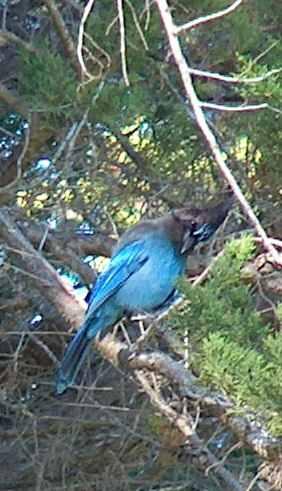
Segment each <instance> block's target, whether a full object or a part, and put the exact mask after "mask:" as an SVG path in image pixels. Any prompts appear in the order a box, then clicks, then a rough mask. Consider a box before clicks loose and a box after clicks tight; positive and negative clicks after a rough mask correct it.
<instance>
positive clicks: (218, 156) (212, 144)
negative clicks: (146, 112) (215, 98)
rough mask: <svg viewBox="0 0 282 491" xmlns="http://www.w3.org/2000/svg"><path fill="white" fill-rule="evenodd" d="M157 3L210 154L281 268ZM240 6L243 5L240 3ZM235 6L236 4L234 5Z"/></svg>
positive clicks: (164, 9)
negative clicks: (204, 110) (222, 149)
mask: <svg viewBox="0 0 282 491" xmlns="http://www.w3.org/2000/svg"><path fill="white" fill-rule="evenodd" d="M156 3H157V5H158V8H159V12H160V15H161V18H162V21H163V24H164V27H165V30H166V33H167V37H168V40H169V44H170V48H171V51H172V54H173V57H174V59H175V62H176V65H177V67H178V70H179V72H180V75H181V78H182V82H183V85H184V88H185V92H186V96H187V98H188V99H189V100H190V103H191V106H192V109H193V111H194V114H195V118H196V122H197V124H198V126H199V128H200V130H201V132H202V134H203V136H204V139H205V140H206V142H207V144H208V147H209V148H210V151H211V153H212V155H213V156H214V159H215V161H216V162H217V165H218V167H219V168H220V170H221V172H222V174H223V176H224V177H225V179H226V180H227V182H228V183H229V185H230V187H231V188H232V190H233V192H234V194H235V196H236V197H237V199H238V201H239V202H240V204H241V206H242V208H243V210H244V211H245V213H246V214H247V216H248V217H249V220H250V222H251V223H252V224H253V226H254V227H255V229H256V231H257V233H258V235H259V236H260V237H261V238H262V240H263V244H264V246H265V248H266V249H267V250H268V251H269V252H270V253H271V255H272V257H273V260H274V262H275V263H276V264H277V265H278V266H282V256H281V255H280V254H279V253H278V252H277V251H276V249H275V248H274V247H273V245H272V243H271V241H270V240H269V239H268V237H267V234H266V232H265V231H264V229H263V227H262V226H261V224H260V222H259V220H258V219H257V217H256V215H255V213H254V212H253V209H252V208H251V206H250V205H249V203H248V201H247V200H246V198H245V196H244V195H243V193H242V191H241V189H240V187H239V185H238V184H237V182H236V180H235V178H234V177H233V174H232V173H231V171H230V170H229V168H228V166H227V165H226V163H225V161H224V158H223V155H222V153H221V150H220V147H219V145H218V143H217V140H216V138H215V136H214V134H213V132H212V131H211V129H210V127H209V125H208V123H207V121H206V118H205V114H204V112H203V109H202V107H201V102H200V100H199V99H198V96H197V94H196V92H195V89H194V87H193V83H192V79H191V74H190V72H189V67H188V65H187V62H186V59H185V57H184V55H183V53H182V50H181V46H180V43H179V40H178V38H177V35H176V34H175V25H174V22H173V19H172V16H171V13H170V10H169V7H168V3H167V1H166V0H156ZM237 4H238V5H239V3H238V2H237ZM233 5H234V4H233Z"/></svg>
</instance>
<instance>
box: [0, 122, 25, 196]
mask: <svg viewBox="0 0 282 491" xmlns="http://www.w3.org/2000/svg"><path fill="white" fill-rule="evenodd" d="M29 141H30V121H29V122H28V124H27V127H26V133H25V142H24V145H23V148H22V151H21V154H20V156H19V157H18V159H17V175H16V177H15V179H14V180H13V181H12V182H9V184H7V185H6V186H1V187H0V194H1V193H3V192H6V191H8V190H9V189H12V188H13V187H14V186H15V185H16V184H17V183H18V181H19V180H20V179H21V177H22V163H23V159H24V156H25V154H26V152H27V149H28V146H29Z"/></svg>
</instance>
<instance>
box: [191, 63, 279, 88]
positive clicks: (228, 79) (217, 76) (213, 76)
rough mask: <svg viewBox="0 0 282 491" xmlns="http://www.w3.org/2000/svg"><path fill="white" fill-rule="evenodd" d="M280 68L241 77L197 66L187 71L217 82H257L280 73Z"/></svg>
mask: <svg viewBox="0 0 282 491" xmlns="http://www.w3.org/2000/svg"><path fill="white" fill-rule="evenodd" d="M281 71H282V68H274V69H273V70H270V71H269V72H267V73H265V74H264V75H260V76H258V77H251V78H241V77H234V76H233V77H230V76H228V75H222V74H220V73H214V72H209V71H206V70H198V69H197V68H190V67H189V72H190V73H191V75H194V76H196V77H202V78H208V79H210V80H216V81H218V82H224V83H228V84H256V83H259V82H263V81H264V80H266V79H268V78H269V77H272V75H276V74H277V73H281Z"/></svg>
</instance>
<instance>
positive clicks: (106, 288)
mask: <svg viewBox="0 0 282 491" xmlns="http://www.w3.org/2000/svg"><path fill="white" fill-rule="evenodd" d="M147 260H148V254H146V253H144V241H135V242H131V243H130V244H128V245H126V246H124V247H123V248H122V249H120V250H119V251H118V252H117V253H116V254H115V255H114V256H113V257H112V259H111V261H110V264H109V266H108V268H107V269H106V270H105V271H104V272H103V273H102V274H101V275H100V276H99V278H98V280H97V281H96V283H95V286H94V289H93V291H92V293H91V296H90V299H89V305H88V312H87V313H88V314H89V313H92V312H94V311H95V310H97V309H98V308H99V307H100V306H101V305H102V304H103V303H104V302H106V301H107V300H108V299H109V298H110V297H111V296H112V295H114V294H115V293H116V292H117V291H118V290H119V289H120V288H121V287H122V285H123V284H124V283H125V282H126V280H127V279H128V278H129V277H130V276H131V275H132V274H134V273H135V272H136V271H138V270H139V269H140V268H141V267H142V266H143V265H144V264H145V262H146V261H147Z"/></svg>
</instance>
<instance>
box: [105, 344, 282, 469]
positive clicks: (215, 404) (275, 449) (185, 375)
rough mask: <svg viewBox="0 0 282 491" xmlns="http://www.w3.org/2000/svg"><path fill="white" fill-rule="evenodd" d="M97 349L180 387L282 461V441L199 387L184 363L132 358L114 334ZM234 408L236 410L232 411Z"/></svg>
mask: <svg viewBox="0 0 282 491" xmlns="http://www.w3.org/2000/svg"><path fill="white" fill-rule="evenodd" d="M96 346H97V348H98V349H99V351H100V352H101V353H102V354H103V356H104V357H105V358H107V360H109V361H110V362H111V363H113V364H114V365H117V366H120V367H126V368H127V369H130V370H144V369H146V370H149V371H151V372H154V373H155V374H159V375H163V376H164V377H166V378H167V379H168V380H169V382H170V383H171V384H172V385H173V386H174V387H177V389H178V391H179V393H180V395H181V397H183V398H188V399H190V400H191V401H197V403H198V404H200V405H201V406H202V407H203V408H208V409H209V410H210V411H211V412H212V413H213V414H214V415H216V416H217V417H218V418H219V419H220V420H221V421H222V422H223V423H224V424H226V425H227V426H228V427H229V428H230V429H231V430H232V432H233V433H234V434H235V435H236V436H237V437H238V438H239V439H240V441H242V442H244V443H245V444H246V445H247V446H248V447H250V448H251V449H252V450H253V451H254V452H256V453H257V454H258V455H259V456H260V457H262V458H263V459H268V460H275V459H278V458H279V457H280V458H281V451H282V440H281V439H278V438H273V437H272V436H271V435H270V434H269V433H268V432H267V431H266V429H265V428H263V426H262V425H261V424H260V423H256V422H255V421H254V417H253V415H250V416H249V415H248V414H247V413H246V414H245V415H244V416H240V417H239V416H234V414H236V411H235V408H234V405H233V403H232V402H231V401H230V400H229V399H228V398H227V397H225V396H223V395H221V394H220V393H215V392H212V391H210V390H209V389H207V388H206V387H203V386H201V385H200V384H199V382H198V380H197V378H196V377H195V376H194V375H193V374H192V372H191V371H190V370H187V369H186V368H185V367H184V364H183V363H179V361H175V360H173V359H172V358H171V357H170V356H168V355H166V354H164V353H160V352H153V353H135V354H134V355H132V352H130V351H129V350H128V348H127V346H126V345H125V344H122V343H121V342H118V341H117V340H115V339H114V338H113V336H112V335H108V336H106V337H105V338H104V339H103V340H102V341H99V342H96ZM232 409H234V411H232Z"/></svg>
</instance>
